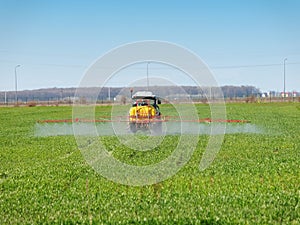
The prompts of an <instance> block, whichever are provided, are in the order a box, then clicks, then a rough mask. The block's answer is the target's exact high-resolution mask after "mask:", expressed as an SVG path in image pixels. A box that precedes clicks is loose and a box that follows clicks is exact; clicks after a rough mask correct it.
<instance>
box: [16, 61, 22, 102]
mask: <svg viewBox="0 0 300 225" xmlns="http://www.w3.org/2000/svg"><path fill="white" fill-rule="evenodd" d="M20 66H21V65H16V66H15V103H16V104H18V77H17V68H18V67H20Z"/></svg>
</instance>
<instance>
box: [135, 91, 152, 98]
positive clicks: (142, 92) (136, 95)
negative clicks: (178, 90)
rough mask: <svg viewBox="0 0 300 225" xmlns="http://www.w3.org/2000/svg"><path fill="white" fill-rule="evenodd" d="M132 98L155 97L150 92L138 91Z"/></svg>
mask: <svg viewBox="0 0 300 225" xmlns="http://www.w3.org/2000/svg"><path fill="white" fill-rule="evenodd" d="M132 98H133V99H137V98H146V99H156V96H155V95H154V94H153V93H152V92H151V91H138V92H136V93H135V94H134V95H133V96H132Z"/></svg>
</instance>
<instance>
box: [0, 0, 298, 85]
mask: <svg viewBox="0 0 300 225" xmlns="http://www.w3.org/2000/svg"><path fill="white" fill-rule="evenodd" d="M299 11H300V1H298V0H248V1H246V0H241V1H238V0H236V1H233V0H226V1H216V0H212V1H202V0H198V1H175V0H173V1H168V0H166V1H158V0H154V1H141V0H140V1H137V0H136V1H130V0H128V1H121V0H120V1H114V0H112V1H56V0H54V1H39V0H36V1H34V0H27V1H21V0H19V1H17V0H6V1H4V0H0V30H1V33H0V34H1V35H0V79H1V82H0V91H9V90H14V68H15V66H16V65H18V64H20V65H21V66H20V67H19V68H17V74H18V88H19V90H23V89H38V88H45V87H76V86H78V84H79V82H80V80H81V78H82V76H83V75H84V72H85V70H86V69H87V68H88V66H89V65H91V63H92V62H93V61H94V60H95V59H97V58H98V57H99V56H101V55H103V54H105V53H106V52H107V51H109V50H110V49H112V48H115V47H117V46H119V45H123V44H125V43H128V42H135V41H142V40H162V41H168V42H173V43H176V44H179V45H181V46H184V47H186V48H188V49H190V50H192V51H193V52H194V53H196V54H197V55H198V56H199V57H200V58H201V59H202V60H203V61H204V62H205V63H206V64H207V65H208V66H209V67H210V68H211V70H212V72H213V73H214V75H215V78H216V80H217V82H218V83H219V84H220V85H254V86H256V87H258V88H260V89H261V90H262V91H269V90H275V91H276V90H277V91H282V89H283V60H284V58H288V60H287V61H286V87H287V90H289V91H292V90H298V91H300V13H299ZM118 85H121V86H122V80H121V79H120V84H118Z"/></svg>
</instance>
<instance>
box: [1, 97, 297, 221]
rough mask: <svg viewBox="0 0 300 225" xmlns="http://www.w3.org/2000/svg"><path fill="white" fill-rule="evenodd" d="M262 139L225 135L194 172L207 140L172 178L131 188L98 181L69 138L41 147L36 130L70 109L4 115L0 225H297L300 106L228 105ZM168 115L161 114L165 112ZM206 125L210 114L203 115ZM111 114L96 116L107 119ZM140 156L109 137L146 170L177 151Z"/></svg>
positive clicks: (116, 151)
mask: <svg viewBox="0 0 300 225" xmlns="http://www.w3.org/2000/svg"><path fill="white" fill-rule="evenodd" d="M226 108H227V113H228V114H227V117H228V119H246V120H250V121H251V123H252V124H256V125H257V126H260V127H262V128H264V130H265V133H264V134H226V135H225V139H224V143H223V145H222V148H221V150H220V152H219V154H218V155H217V157H216V159H215V161H214V162H213V163H212V165H211V166H210V167H209V168H208V169H206V170H205V171H202V172H200V171H199V170H198V167H199V163H200V159H201V155H202V153H203V152H204V150H205V147H206V144H207V140H208V137H207V136H205V135H203V136H200V140H199V143H198V145H197V149H196V150H195V152H194V154H193V156H192V158H191V160H190V161H189V162H188V163H187V164H186V165H185V166H184V167H183V168H182V169H181V170H180V171H179V172H178V173H177V174H176V175H175V176H173V177H172V178H170V179H168V180H166V181H163V182H161V183H158V184H154V185H149V186H143V187H132V186H124V185H120V184H116V183H113V182H111V181H109V180H107V179H105V178H103V177H102V176H100V175H99V174H97V173H96V172H95V171H94V170H93V169H92V168H91V167H90V166H89V165H88V164H87V162H86V161H85V160H84V158H83V156H82V155H81V152H80V150H79V149H78V147H77V144H76V141H75V138H74V137H73V136H56V137H35V136H34V125H35V123H36V121H37V120H43V119H65V118H71V114H72V108H71V107H30V108H29V107H17V108H0V121H1V128H0V223H1V224H50V223H51V224H300V184H299V183H300V182H299V180H300V164H299V159H300V143H299V140H300V117H299V115H300V110H299V109H300V105H299V103H268V104H263V103H261V104H259V103H255V104H254V103H253V104H228V105H227V106H226ZM168 110H170V107H168V106H164V105H162V107H161V111H162V112H166V111H168ZM197 110H198V112H199V114H200V116H201V117H203V118H205V117H208V116H209V109H208V106H206V105H197ZM109 111H110V107H108V106H105V107H99V108H97V112H99V113H101V112H103V113H104V114H107V112H109ZM177 139H178V137H177V136H168V137H166V138H165V139H164V141H163V143H162V146H160V147H159V148H157V149H156V151H153V152H152V151H146V152H140V151H138V152H136V151H133V150H131V149H126V148H123V147H122V146H120V144H119V141H118V139H117V138H115V137H103V141H104V142H105V143H106V144H107V146H109V147H110V149H111V151H113V155H114V156H115V157H116V158H118V159H119V160H123V161H124V162H128V163H132V164H137V165H146V164H149V163H150V164H151V163H153V162H156V161H157V159H159V160H160V159H163V158H165V157H167V156H168V154H169V153H170V152H171V151H172V145H174V143H176V141H177Z"/></svg>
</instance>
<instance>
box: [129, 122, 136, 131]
mask: <svg viewBox="0 0 300 225" xmlns="http://www.w3.org/2000/svg"><path fill="white" fill-rule="evenodd" d="M129 128H130V131H131V132H132V133H136V131H137V127H136V124H135V123H130V124H129Z"/></svg>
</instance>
